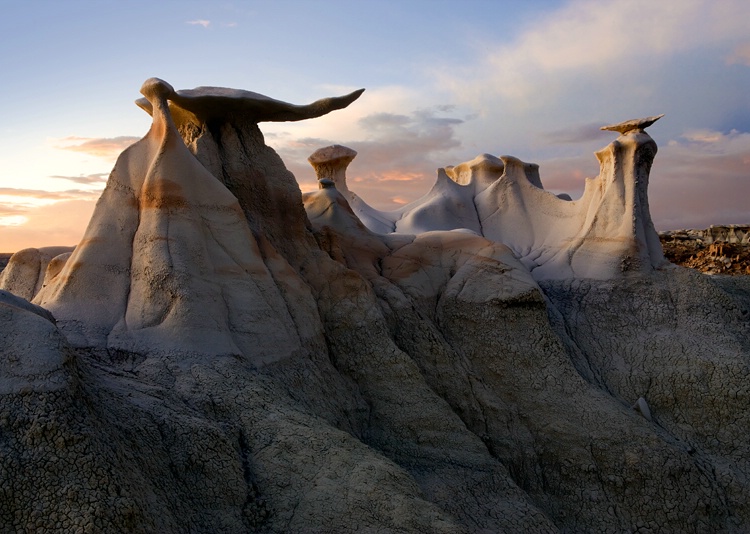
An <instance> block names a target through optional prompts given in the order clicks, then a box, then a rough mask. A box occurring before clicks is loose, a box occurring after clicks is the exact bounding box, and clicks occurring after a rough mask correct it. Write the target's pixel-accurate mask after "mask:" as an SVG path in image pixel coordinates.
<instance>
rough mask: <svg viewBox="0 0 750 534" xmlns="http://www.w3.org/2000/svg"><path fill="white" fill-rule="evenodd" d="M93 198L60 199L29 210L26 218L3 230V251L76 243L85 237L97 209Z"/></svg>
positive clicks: (0, 248)
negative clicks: (60, 200) (61, 200)
mask: <svg viewBox="0 0 750 534" xmlns="http://www.w3.org/2000/svg"><path fill="white" fill-rule="evenodd" d="M95 206H96V202H95V201H93V200H72V201H65V202H58V203H55V204H52V205H48V206H41V207H38V208H35V209H33V210H29V211H28V212H27V213H26V214H25V215H24V218H25V220H24V221H18V222H20V224H16V225H14V226H4V227H3V229H2V232H0V252H16V251H18V250H21V249H23V248H28V247H37V248H38V247H46V246H54V245H76V244H77V243H78V242H79V241H80V240H81V237H83V233H84V231H85V228H86V225H87V224H88V221H89V219H90V218H91V215H92V213H93V211H94V207H95Z"/></svg>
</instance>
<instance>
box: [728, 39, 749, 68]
mask: <svg viewBox="0 0 750 534" xmlns="http://www.w3.org/2000/svg"><path fill="white" fill-rule="evenodd" d="M727 63H728V64H730V65H745V66H747V67H750V41H748V42H745V43H742V44H740V45H737V47H736V48H735V49H734V50H732V53H731V54H729V56H727Z"/></svg>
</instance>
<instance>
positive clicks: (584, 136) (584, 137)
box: [541, 121, 604, 145]
mask: <svg viewBox="0 0 750 534" xmlns="http://www.w3.org/2000/svg"><path fill="white" fill-rule="evenodd" d="M603 125H604V121H599V122H591V123H587V124H578V125H573V126H570V127H568V128H565V129H561V130H556V131H552V132H547V133H543V134H541V135H542V137H543V138H544V139H546V140H548V141H549V142H550V143H552V144H561V145H564V144H574V143H582V142H588V141H601V140H602V131H601V126H603Z"/></svg>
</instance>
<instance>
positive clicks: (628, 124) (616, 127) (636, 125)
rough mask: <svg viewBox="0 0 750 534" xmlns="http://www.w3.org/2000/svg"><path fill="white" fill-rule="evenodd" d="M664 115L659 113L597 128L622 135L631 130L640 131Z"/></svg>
mask: <svg viewBox="0 0 750 534" xmlns="http://www.w3.org/2000/svg"><path fill="white" fill-rule="evenodd" d="M663 116H664V114H663V113H662V114H661V115H656V116H655V117H645V118H643V119H633V120H629V121H625V122H621V123H618V124H610V125H608V126H602V127H601V128H599V129H600V130H607V131H610V132H618V133H621V134H622V135H625V134H627V133H630V132H632V131H638V132H642V131H643V130H645V129H646V128H648V127H649V126H651V125H652V124H653V123H655V122H656V121H658V120H659V119H661V118H662V117H663Z"/></svg>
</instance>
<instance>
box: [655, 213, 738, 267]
mask: <svg viewBox="0 0 750 534" xmlns="http://www.w3.org/2000/svg"><path fill="white" fill-rule="evenodd" d="M749 230H750V227H749V226H743V225H738V224H732V225H728V226H711V227H709V228H707V229H705V230H671V231H667V232H660V234H659V239H660V240H661V243H662V247H663V249H664V255H665V257H666V258H667V259H669V261H671V262H672V263H675V264H677V265H682V266H684V267H689V268H691V269H696V270H698V271H701V272H702V273H706V274H722V275H747V274H750V242H749V241H748V238H749V236H750V231H749Z"/></svg>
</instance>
